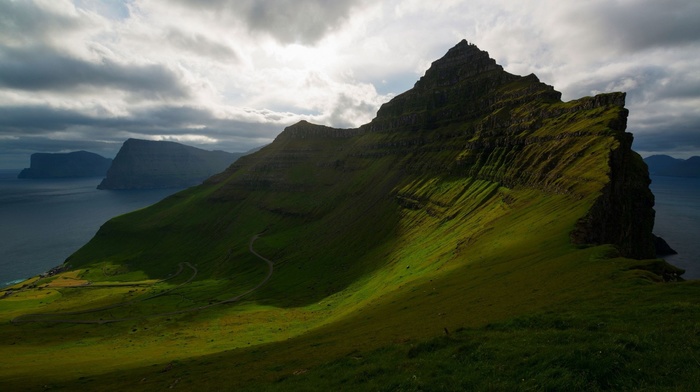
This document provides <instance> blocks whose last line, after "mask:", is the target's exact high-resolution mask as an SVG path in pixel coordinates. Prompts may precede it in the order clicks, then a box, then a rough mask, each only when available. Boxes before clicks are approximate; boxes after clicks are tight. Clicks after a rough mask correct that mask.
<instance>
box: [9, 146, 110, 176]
mask: <svg viewBox="0 0 700 392" xmlns="http://www.w3.org/2000/svg"><path fill="white" fill-rule="evenodd" d="M111 164H112V160H111V159H109V158H105V157H103V156H101V155H98V154H95V153H92V152H87V151H74V152H69V153H55V154H50V153H41V152H38V153H34V154H32V156H31V161H30V167H28V168H26V169H23V170H22V171H21V172H20V173H19V175H18V176H17V178H68V177H100V176H104V175H105V173H107V169H109V165H111Z"/></svg>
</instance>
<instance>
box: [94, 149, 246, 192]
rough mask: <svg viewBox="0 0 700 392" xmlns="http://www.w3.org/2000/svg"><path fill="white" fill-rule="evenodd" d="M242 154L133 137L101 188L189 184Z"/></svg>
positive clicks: (121, 150) (108, 172)
mask: <svg viewBox="0 0 700 392" xmlns="http://www.w3.org/2000/svg"><path fill="white" fill-rule="evenodd" d="M242 155H243V154H240V153H239V154H234V153H228V152H224V151H207V150H202V149H199V148H195V147H191V146H186V145H183V144H179V143H175V142H167V141H151V140H140V139H129V140H127V141H126V142H124V144H123V145H122V148H121V149H120V150H119V153H117V156H116V157H115V158H114V162H113V163H112V166H111V167H110V168H109V170H108V171H107V177H106V178H105V179H104V180H102V182H101V183H100V185H98V187H97V188H98V189H152V188H179V187H188V186H192V185H196V184H198V183H200V182H201V181H202V180H204V179H205V178H207V177H209V176H211V175H213V174H215V173H218V172H220V171H222V170H224V169H226V167H228V166H229V165H230V164H231V163H233V162H234V161H235V160H236V159H238V158H239V157H240V156H242Z"/></svg>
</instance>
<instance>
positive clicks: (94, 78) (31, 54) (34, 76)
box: [0, 46, 188, 97]
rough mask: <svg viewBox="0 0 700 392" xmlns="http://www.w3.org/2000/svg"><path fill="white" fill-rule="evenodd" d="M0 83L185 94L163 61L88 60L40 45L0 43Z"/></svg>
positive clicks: (54, 88) (38, 87) (36, 88)
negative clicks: (147, 62) (159, 62)
mask: <svg viewBox="0 0 700 392" xmlns="http://www.w3.org/2000/svg"><path fill="white" fill-rule="evenodd" d="M0 86H4V87H8V88H12V89H17V90H28V91H47V90H52V91H65V90H72V89H79V88H86V87H94V88H105V87H107V88H114V89H119V90H124V91H128V92H138V93H139V95H142V96H144V97H158V96H161V95H162V96H168V97H186V96H187V95H188V92H187V89H186V88H185V86H183V85H182V84H181V82H180V80H179V79H178V76H177V75H176V74H175V73H174V72H172V71H171V70H169V69H168V68H167V67H165V66H163V65H158V64H153V65H125V64H118V63H116V62H114V61H112V60H108V59H104V58H103V59H102V60H101V61H100V62H99V63H92V62H89V61H85V60H80V59H76V58H73V57H70V56H67V55H64V54H61V53H58V52H56V51H54V50H53V49H51V48H48V47H44V46H30V47H22V48H11V47H4V48H3V47H0Z"/></svg>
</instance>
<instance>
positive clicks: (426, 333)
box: [0, 41, 700, 391]
mask: <svg viewBox="0 0 700 392" xmlns="http://www.w3.org/2000/svg"><path fill="white" fill-rule="evenodd" d="M626 118H627V110H626V109H624V94H621V93H613V94H606V95H599V96H596V97H587V98H582V99H581V100H578V101H572V102H566V103H564V102H561V101H560V99H559V93H557V92H556V91H554V90H553V89H552V88H551V87H550V86H547V85H545V84H542V83H540V82H539V80H537V78H536V77H535V76H534V75H530V76H527V77H520V76H515V75H511V74H508V73H506V72H504V71H503V70H502V69H501V67H500V66H498V65H496V64H495V62H494V61H493V60H491V59H490V58H489V57H488V54H487V53H486V52H482V51H480V50H478V49H477V48H476V47H475V46H473V45H469V44H467V43H466V42H464V41H463V42H461V43H460V44H458V45H457V46H456V47H455V48H453V49H451V50H450V52H448V53H447V54H446V55H445V57H444V58H442V59H440V60H438V61H436V62H435V63H433V65H432V67H431V68H430V70H428V71H427V72H426V75H425V76H424V77H423V78H421V80H420V81H419V82H418V83H416V86H415V87H414V88H413V89H411V90H409V91H407V92H406V93H404V94H401V95H399V96H397V97H396V98H395V99H393V100H392V101H391V102H389V103H387V104H385V105H384V106H383V107H382V109H380V111H379V113H378V115H377V118H376V119H375V120H373V121H372V122H371V123H370V124H367V125H365V126H362V127H360V128H358V129H347V130H341V129H333V128H328V127H323V126H318V125H312V124H309V123H306V122H301V123H298V124H296V125H294V126H291V127H288V128H287V129H286V130H285V131H284V132H282V133H281V134H280V135H279V136H278V137H277V139H276V140H275V142H274V143H272V144H270V145H269V146H267V147H265V148H263V149H262V150H260V151H258V152H257V153H255V154H252V155H249V156H246V157H243V158H241V159H239V160H238V161H237V162H236V163H235V164H234V165H232V166H231V167H230V168H229V169H228V170H226V171H225V172H223V173H221V174H218V175H216V176H214V177H212V178H210V179H209V180H207V181H206V182H205V183H204V184H203V185H201V186H198V187H194V188H191V189H188V190H186V191H183V192H181V193H178V194H176V195H173V196H171V197H169V198H167V199H165V200H164V201H162V202H161V203H159V204H157V205H155V206H153V207H150V208H147V209H144V210H140V211H136V212H134V213H131V214H127V215H124V216H120V217H117V218H115V219H113V220H111V221H109V222H107V223H106V224H105V225H104V226H103V227H102V228H101V229H100V231H99V232H98V233H97V234H96V236H95V237H94V238H93V239H92V240H91V241H90V242H89V243H88V244H86V245H85V246H84V247H83V248H82V249H80V250H79V251H78V252H76V253H75V254H74V255H72V256H71V257H70V258H69V259H68V260H67V261H66V266H67V271H65V272H62V273H60V274H58V275H56V276H52V277H49V278H42V279H35V280H30V281H27V282H24V283H22V284H20V285H18V286H16V287H13V288H11V289H10V290H5V292H4V297H3V298H2V299H0V318H1V321H2V322H3V323H2V324H1V326H0V336H2V337H1V338H0V344H1V346H0V347H2V353H3V356H2V359H0V364H1V365H2V366H0V380H2V381H3V382H2V384H1V385H5V386H8V388H9V389H8V390H43V389H44V388H50V389H52V390H115V391H117V390H159V389H168V388H172V389H180V390H255V391H259V390H284V391H288V390H300V391H305V390H504V391H506V390H507V391H510V390H664V389H667V390H693V388H694V387H695V386H696V385H698V383H700V362H698V360H700V355H698V354H697V353H698V348H700V339H699V337H700V304H699V302H700V287H699V286H698V284H697V283H696V282H678V281H677V280H678V274H679V273H680V272H681V271H679V270H677V269H675V268H673V267H672V266H670V265H668V264H666V263H665V262H663V261H662V260H657V259H654V257H653V256H654V251H653V247H652V244H651V229H652V225H653V210H652V209H651V207H652V205H653V196H652V195H651V193H650V192H649V189H648V174H647V172H646V166H645V165H644V164H643V162H642V161H641V158H640V157H639V156H638V155H637V154H636V153H634V152H632V151H631V149H630V145H631V136H630V135H629V134H626V133H625V126H626ZM1 295H2V294H0V296H1Z"/></svg>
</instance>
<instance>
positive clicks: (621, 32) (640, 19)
mask: <svg viewBox="0 0 700 392" xmlns="http://www.w3.org/2000/svg"><path fill="white" fill-rule="evenodd" d="M568 19H569V21H570V22H573V23H576V24H579V25H580V26H582V27H583V30H585V31H586V33H587V34H590V35H593V36H596V37H597V39H598V41H600V42H604V43H605V44H606V45H610V44H612V45H614V46H616V47H617V48H618V49H621V50H624V51H640V50H645V49H650V48H660V47H661V48H668V47H675V46H681V45H687V44H693V43H697V42H698V40H700V1H697V0H669V1H658V0H640V1H615V2H600V3H599V5H598V6H592V7H587V8H586V9H585V11H584V10H581V9H579V8H577V7H573V8H572V9H571V12H570V14H569V15H568ZM581 38H583V39H585V38H587V37H581Z"/></svg>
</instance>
